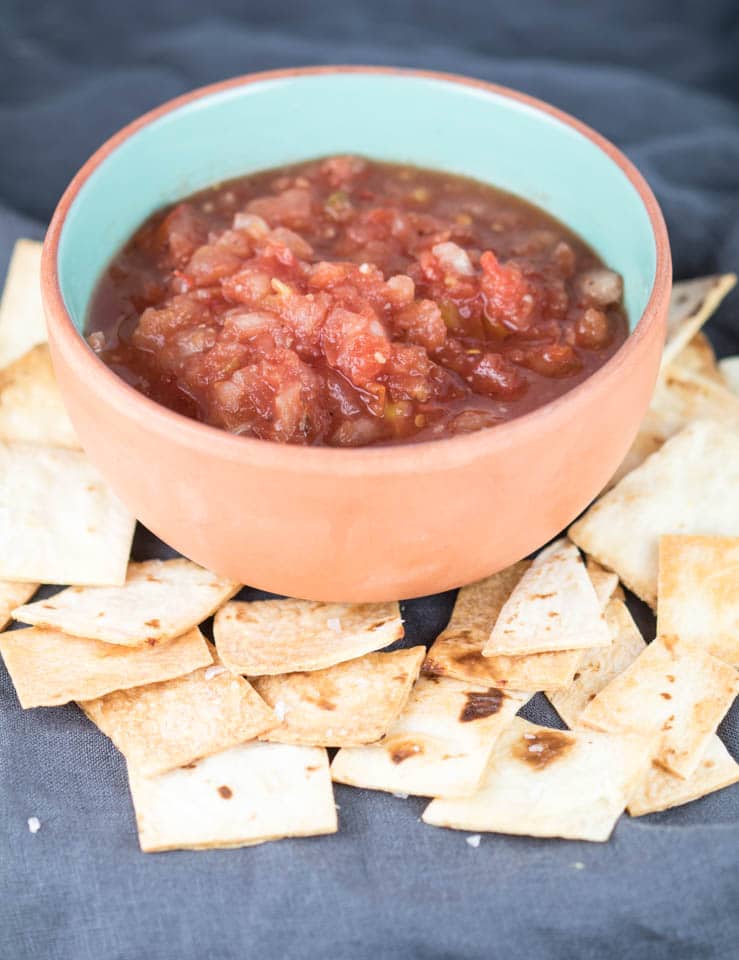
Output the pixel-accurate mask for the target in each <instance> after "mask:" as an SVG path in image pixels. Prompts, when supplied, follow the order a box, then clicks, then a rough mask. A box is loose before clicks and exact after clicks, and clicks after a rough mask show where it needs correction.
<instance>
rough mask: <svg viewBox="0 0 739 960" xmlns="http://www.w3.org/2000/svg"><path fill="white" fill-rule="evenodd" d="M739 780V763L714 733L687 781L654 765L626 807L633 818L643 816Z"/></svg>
mask: <svg viewBox="0 0 739 960" xmlns="http://www.w3.org/2000/svg"><path fill="white" fill-rule="evenodd" d="M738 781H739V763H737V762H736V760H734V758H733V757H732V756H731V754H730V753H729V751H728V750H727V749H726V747H725V746H724V745H723V743H721V741H720V740H719V738H718V737H716V736H713V737H711V739H710V740H709V741H708V747H707V748H706V751H705V753H704V754H703V756H702V757H701V760H700V763H699V764H698V767H697V769H696V770H695V772H694V773H692V774H691V775H690V777H688V779H687V780H683V779H681V778H680V777H676V776H674V775H673V774H671V773H668V772H667V771H666V770H663V769H662V768H661V767H659V766H657V765H656V764H652V766H651V768H650V769H649V771H648V772H647V775H646V777H645V778H644V779H643V781H642V782H641V783H640V784H639V786H638V787H637V788H636V789H635V790H634V792H633V793H632V795H631V797H630V799H629V805H628V807H627V809H628V811H629V813H630V814H631V816H632V817H642V816H644V814H645V813H656V812H657V811H658V810H668V809H669V808H670V807H679V806H681V805H682V804H683V803H690V802H691V801H692V800H698V799H699V798H700V797H705V796H706V794H709V793H714V792H715V791H716V790H723V788H724V787H729V786H731V784H732V783H737V782H738Z"/></svg>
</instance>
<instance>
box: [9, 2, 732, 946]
mask: <svg viewBox="0 0 739 960" xmlns="http://www.w3.org/2000/svg"><path fill="white" fill-rule="evenodd" d="M0 17H1V18H2V21H1V22H2V30H1V31H0V133H1V134H2V142H3V149H2V151H0V275H1V274H2V273H4V270H5V265H6V262H7V257H8V255H9V252H10V249H11V247H12V244H13V242H14V240H15V238H16V237H18V236H31V237H38V238H40V237H42V235H43V230H44V224H45V223H46V221H47V220H48V217H49V215H50V214H51V211H52V209H53V206H54V204H55V202H56V200H57V198H58V196H59V194H60V193H61V191H62V189H63V188H64V186H65V184H66V183H67V181H68V180H69V178H70V177H71V175H72V174H73V173H74V171H75V169H76V168H77V167H78V166H79V165H80V163H81V162H82V161H83V160H84V159H85V157H86V156H87V155H88V154H89V153H90V152H91V151H92V150H93V149H94V148H95V147H96V146H97V145H98V144H99V143H100V142H101V141H102V140H103V139H104V138H105V137H106V136H108V135H109V134H110V133H112V132H113V131H114V130H115V129H117V128H118V127H119V126H121V125H122V124H123V123H125V122H127V121H128V120H130V119H132V118H133V117H134V116H136V115H137V114H139V113H141V112H142V111H143V110H146V109H148V108H149V107H151V106H153V105H155V104H157V103H159V102H161V101H163V100H165V99H167V98H169V97H172V96H174V95H176V94H179V93H181V92H183V91H184V90H186V89H188V88H191V87H193V86H197V85H200V84H203V83H207V82H211V81H213V80H217V79H220V78H223V77H226V76H230V75H234V74H238V73H244V72H248V71H251V70H256V69H266V68H270V67H277V66H286V65H292V64H308V63H327V62H328V63H330V62H359V63H362V62H364V63H396V64H402V65H411V66H423V67H432V68H436V69H441V70H452V71H457V72H464V73H469V74H472V75H475V76H478V77H482V78H485V79H489V80H494V81H497V82H499V83H503V84H508V85H510V86H514V87H518V88H520V89H523V90H526V91H528V92H530V93H533V94H535V95H537V96H541V97H544V98H545V99H548V100H550V101H551V102H553V103H555V104H556V105H558V106H560V107H563V108H565V109H567V110H570V111H571V112H573V113H575V114H576V115H578V116H580V117H582V118H583V119H584V120H586V121H587V122H588V123H590V124H592V125H593V126H595V127H596V128H597V129H599V130H601V131H602V132H603V133H604V134H606V135H607V136H608V137H610V138H612V139H613V140H614V141H615V142H616V143H618V144H619V145H620V146H621V147H623V148H624V149H625V150H626V152H627V153H628V154H629V156H631V158H632V159H633V160H635V161H636V163H637V164H638V165H639V166H640V167H641V169H642V170H643V172H644V173H645V174H646V176H647V178H648V180H649V181H650V183H651V185H652V186H653V188H654V189H655V191H656V193H657V195H658V197H659V200H660V202H661V203H662V206H663V209H664V211H665V215H666V217H667V221H668V226H669V229H670V235H671V239H672V244H673V254H674V259H675V272H676V276H677V277H689V276H693V275H696V274H699V273H706V272H709V271H712V270H720V269H736V268H737V265H738V264H739V126H738V125H737V117H738V113H739V110H738V108H737V94H738V93H739V58H738V57H737V53H738V52H739V16H738V13H737V6H736V3H735V2H733V0H725V2H724V0H716V2H701V3H698V2H696V3H689V2H677V3H676V2H675V0H645V2H641V3H628V2H627V3H624V2H618V0H606V2H600V3H592V4H590V3H574V2H571V0H567V2H560V3H557V4H555V3H547V2H545V0H538V2H537V0H516V2H515V3H513V4H509V3H506V4H503V3H498V2H480V3H470V2H459V0H458V2H455V3H453V4H452V3H445V2H440V0H439V2H425V3H422V2H414V0H394V2H393V0H377V2H375V3H372V4H370V3H360V2H356V0H345V2H343V3H322V4H317V3H316V4H314V3H291V4H288V3H280V2H274V0H273V2H267V0H254V2H244V0H242V2H224V0H210V2H208V3H207V4H203V3H194V2H190V0H182V2H180V3H176V4H175V3H174V2H159V3H156V2H153V0H152V2H149V3H143V2H141V0H129V2H128V3H125V4H115V5H113V4H103V3H90V2H80V3H70V2H66V3H59V2H57V3H50V2H46V0H44V2H38V3H34V4H28V3H27V2H24V3H20V2H19V3H15V2H7V0H6V2H0ZM708 333H709V335H710V336H711V339H712V340H713V342H714V344H715V345H716V347H717V349H718V350H719V352H720V353H722V354H726V353H730V352H736V351H737V350H739V298H738V297H737V296H736V295H734V296H733V297H731V298H730V299H729V301H728V302H727V303H726V305H725V306H724V307H723V308H722V309H721V311H720V312H719V314H718V315H717V316H716V318H715V319H714V320H712V321H711V323H710V325H709V327H708ZM135 555H136V556H137V557H138V558H143V557H147V556H154V555H166V548H164V547H163V545H161V544H159V543H158V542H157V541H156V540H155V539H154V538H153V537H151V536H150V535H149V534H147V533H146V531H143V530H141V531H139V533H138V535H137V539H136V544H135ZM251 595H253V594H252V593H251V592H249V591H246V592H245V596H246V597H249V596H251ZM452 600H453V597H452V595H450V594H447V595H443V596H439V597H434V598H428V599H426V600H423V601H414V602H413V603H409V604H406V605H405V609H404V612H405V616H406V618H407V621H408V624H407V642H408V643H417V642H419V641H423V642H427V641H430V640H431V639H432V638H433V636H434V635H435V633H436V632H438V630H439V629H440V628H441V627H442V626H443V625H444V623H445V620H446V617H447V616H448V614H449V611H450V609H451V604H452ZM635 609H636V611H637V613H638V615H639V616H640V618H641V622H642V624H643V626H644V628H645V630H646V631H649V630H651V629H652V625H651V622H650V620H649V617H648V616H647V615H646V614H645V612H644V610H643V609H642V608H641V607H640V605H638V604H635ZM539 701H542V702H539ZM738 713H739V711H737V710H736V708H735V709H734V711H733V713H732V715H730V717H729V718H727V720H726V721H725V722H724V724H723V725H722V728H721V732H722V735H723V736H724V739H725V740H726V742H727V743H729V745H730V747H731V748H732V750H733V751H734V753H735V754H736V752H737V748H739V733H738V728H739V723H738V722H737V721H738V720H739V717H738ZM527 715H529V716H530V717H532V718H535V719H540V720H545V722H550V723H556V722H557V721H556V717H555V715H554V714H553V712H552V711H551V710H549V709H548V708H547V706H546V704H545V703H544V702H543V698H541V697H540V698H537V701H536V702H535V703H533V704H532V705H530V707H529V708H527ZM336 799H337V802H338V803H339V804H340V807H341V810H340V819H341V832H340V833H339V834H337V835H336V836H333V837H328V838H320V839H314V840H310V839H307V840H298V841H284V842H281V843H277V844H266V845H263V846H260V847H254V848H251V849H244V850H236V851H227V852H213V853H198V854H192V853H185V852H180V853H170V854H164V855H147V856H145V855H142V854H140V853H139V851H138V848H137V842H136V831H135V825H134V819H133V814H132V811H131V808H130V803H129V799H128V793H127V787H126V777H125V770H124V765H123V763H122V762H121V759H120V757H119V756H118V755H117V754H116V752H115V751H114V750H113V749H112V747H111V746H110V744H109V743H108V741H107V740H106V739H105V738H104V737H103V736H102V735H101V734H100V733H98V732H97V731H96V729H95V728H94V727H93V726H92V725H91V724H90V723H88V722H87V721H86V720H85V718H84V717H83V716H82V714H81V713H79V712H78V711H77V709H76V708H74V707H71V706H70V707H66V708H60V709H56V710H49V709H37V710H30V711H25V712H24V711H21V710H20V709H19V707H18V704H17V701H16V698H15V694H14V692H13V689H12V685H11V684H10V682H9V679H8V676H7V673H6V672H5V670H4V668H2V667H0V831H2V840H0V958H2V960H61V958H64V960H68V958H75V960H76V958H80V960H100V958H103V957H104V958H106V960H119V958H120V960H124V958H125V960H129V958H130V960H199V958H201V957H204V956H208V957H213V958H224V960H231V958H245V957H262V958H290V960H292V958H314V957H322V958H323V957H330V958H334V957H338V958H344V957H352V958H355V957H356V958H362V960H364V958H391V960H392V958H398V960H400V958H404V960H406V958H410V957H418V958H478V957H479V958H494V957H505V958H506V960H519V958H520V960H526V958H532V957H535V956H541V957H546V958H549V957H551V958H562V960H580V958H583V960H585V958H593V960H596V958H597V960H610V958H621V957H626V956H628V957H629V958H631V960H641V958H648V960H656V958H668V957H669V958H671V960H683V958H685V960H697V958H704V957H705V958H729V957H732V956H736V955H737V954H738V953H739V943H738V936H739V920H738V917H737V904H738V903H739V880H738V877H737V869H736V861H737V853H738V852H739V842H738V840H739V828H738V827H737V823H738V821H739V789H738V788H732V789H729V790H726V791H723V792H721V793H719V794H716V795H713V796H711V797H708V798H705V799H704V800H702V801H699V802H698V803H695V804H693V805H691V806H688V807H686V808H682V809H677V810H674V811H668V812H666V813H663V814H657V815H654V816H651V817H647V818H644V819H640V820H635V821H634V820H629V819H628V818H623V819H622V821H621V822H620V823H619V825H618V827H617V829H616V831H615V834H614V837H613V839H612V840H611V842H610V843H609V844H607V845H597V844H585V843H573V842H564V841H556V840H550V841H541V840H531V839H525V838H515V837H503V836H492V835H491V836H484V837H483V840H482V843H481V844H480V847H479V848H478V849H473V848H471V847H469V846H468V845H467V844H466V843H465V834H463V833H457V832H451V831H450V832H447V831H441V830H435V829H433V828H431V827H426V826H424V825H423V824H422V823H420V822H419V819H418V818H419V816H420V813H421V811H422V809H423V806H424V801H422V800H418V799H413V798H411V799H409V800H406V801H403V800H399V799H396V798H394V797H391V796H385V795H381V794H371V793H368V792H361V791H352V790H350V789H349V788H344V787H337V790H336ZM29 816H37V817H38V818H39V819H40V820H41V824H42V826H41V830H40V832H39V833H37V834H36V835H31V834H30V833H29V831H28V829H27V825H26V821H27V818H28V817H29Z"/></svg>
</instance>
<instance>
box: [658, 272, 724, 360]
mask: <svg viewBox="0 0 739 960" xmlns="http://www.w3.org/2000/svg"><path fill="white" fill-rule="evenodd" d="M735 283H736V276H735V275H734V274H733V273H725V274H723V275H716V276H713V277H698V278H697V279H695V280H684V281H682V282H681V283H675V284H673V287H672V296H671V297H670V311H669V314H668V317H667V342H666V343H665V348H664V351H663V353H662V368H663V369H664V368H665V367H666V366H668V365H669V364H671V363H672V361H673V360H674V359H675V357H676V356H677V355H678V354H679V353H680V352H681V350H683V349H684V347H685V346H686V345H687V344H688V343H689V342H690V340H692V338H693V337H694V336H695V334H696V333H697V332H698V331H699V330H700V328H701V327H702V326H703V324H704V323H705V322H706V320H708V318H709V317H710V316H711V314H712V313H713V312H714V311H715V310H716V309H717V307H718V305H719V304H720V303H721V301H722V300H723V299H724V297H725V296H726V294H727V293H728V292H729V291H730V290H731V289H732V288H733V286H734V284H735Z"/></svg>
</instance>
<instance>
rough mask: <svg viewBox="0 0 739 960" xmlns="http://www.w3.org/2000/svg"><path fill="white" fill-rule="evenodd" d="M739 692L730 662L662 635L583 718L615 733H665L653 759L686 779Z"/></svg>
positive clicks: (581, 720) (738, 680)
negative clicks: (727, 662)
mask: <svg viewBox="0 0 739 960" xmlns="http://www.w3.org/2000/svg"><path fill="white" fill-rule="evenodd" d="M737 692H739V677H737V674H736V671H735V670H734V669H733V668H732V667H730V666H728V664H725V663H723V662H722V661H721V660H717V659H716V658H715V657H712V656H711V655H710V654H708V653H705V651H703V650H701V649H699V648H698V647H694V646H693V645H692V644H689V643H686V642H685V641H684V640H680V639H678V638H677V637H657V639H656V640H653V641H652V643H650V644H649V646H648V647H646V649H645V650H644V651H643V652H642V653H641V654H640V655H639V656H638V657H637V658H636V660H634V661H633V663H632V664H631V665H630V666H628V667H627V668H626V669H625V670H624V671H623V672H622V673H621V674H619V675H618V676H617V677H616V678H615V679H614V680H612V681H611V682H610V683H609V684H608V686H606V687H605V688H604V689H603V690H601V691H600V693H599V694H598V695H597V696H596V697H595V699H594V700H591V701H590V703H589V704H588V705H587V707H586V708H585V709H584V710H583V711H582V713H581V714H580V717H579V720H578V722H579V723H580V724H582V725H583V726H586V727H591V728H593V729H594V730H604V731H606V732H610V733H634V734H638V733H640V734H641V735H642V736H646V737H655V736H657V735H658V734H660V733H661V734H662V736H661V737H660V739H659V742H658V743H657V744H656V745H655V747H656V749H655V752H654V754H653V759H654V760H656V761H657V762H658V763H659V764H660V766H662V767H664V768H665V769H667V770H670V771H671V772H672V773H674V774H677V776H679V777H683V778H685V779H687V778H688V777H689V776H690V775H691V774H692V773H693V772H694V771H695V769H696V768H697V766H698V764H699V763H700V758H701V754H702V753H703V751H704V750H705V749H706V746H707V744H708V741H709V740H710V739H711V735H712V734H713V733H714V732H715V731H716V727H717V726H718V725H719V723H720V722H721V719H722V717H723V716H724V714H725V713H726V712H727V711H728V709H729V707H730V706H731V704H732V701H733V699H734V697H735V696H736V694H737Z"/></svg>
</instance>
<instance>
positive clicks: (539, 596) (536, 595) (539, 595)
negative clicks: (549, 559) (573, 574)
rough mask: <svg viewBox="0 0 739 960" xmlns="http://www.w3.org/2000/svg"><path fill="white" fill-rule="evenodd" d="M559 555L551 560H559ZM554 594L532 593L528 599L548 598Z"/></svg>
mask: <svg viewBox="0 0 739 960" xmlns="http://www.w3.org/2000/svg"><path fill="white" fill-rule="evenodd" d="M561 559H562V558H561V557H554V558H553V560H561ZM553 596H555V594H554V593H532V594H531V597H530V598H529V599H530V600H548V599H549V598H550V597H553Z"/></svg>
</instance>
